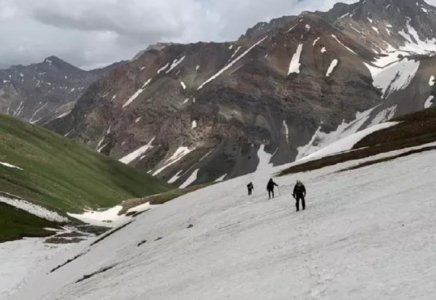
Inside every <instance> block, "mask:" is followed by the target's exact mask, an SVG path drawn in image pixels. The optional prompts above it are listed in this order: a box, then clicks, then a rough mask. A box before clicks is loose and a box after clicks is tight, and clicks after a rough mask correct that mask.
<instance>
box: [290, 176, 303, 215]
mask: <svg viewBox="0 0 436 300" xmlns="http://www.w3.org/2000/svg"><path fill="white" fill-rule="evenodd" d="M293 196H294V198H295V201H297V202H296V203H295V207H296V208H297V211H299V210H300V200H301V204H302V206H303V210H305V209H306V201H305V199H304V198H305V197H306V187H305V186H304V184H303V183H302V182H301V181H300V180H297V183H296V184H295V187H294V194H293Z"/></svg>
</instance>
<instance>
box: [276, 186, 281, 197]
mask: <svg viewBox="0 0 436 300" xmlns="http://www.w3.org/2000/svg"><path fill="white" fill-rule="evenodd" d="M277 189H278V190H279V196H282V193H280V187H279V186H278V187H277Z"/></svg>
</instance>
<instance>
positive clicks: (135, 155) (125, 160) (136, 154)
mask: <svg viewBox="0 0 436 300" xmlns="http://www.w3.org/2000/svg"><path fill="white" fill-rule="evenodd" d="M154 139H155V137H154V138H152V139H151V140H150V142H149V143H148V144H147V145H145V146H142V147H141V148H139V149H137V150H135V151H133V152H132V153H130V154H128V155H126V156H124V157H123V158H121V159H120V162H122V163H123V164H126V165H128V164H130V163H131V162H132V161H134V160H136V159H137V158H138V157H140V156H141V155H144V153H145V152H147V151H148V150H150V149H153V146H152V145H151V144H152V143H153V141H154Z"/></svg>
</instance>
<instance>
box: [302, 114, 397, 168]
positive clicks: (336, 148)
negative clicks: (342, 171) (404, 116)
mask: <svg viewBox="0 0 436 300" xmlns="http://www.w3.org/2000/svg"><path fill="white" fill-rule="evenodd" d="M397 124H398V122H388V123H382V124H378V125H375V126H372V127H369V128H367V129H365V130H362V131H359V132H357V133H355V134H353V135H351V136H349V137H346V138H344V139H341V140H339V141H337V142H335V143H333V144H331V145H329V146H327V147H325V148H323V149H321V150H319V151H317V152H315V153H312V154H311V155H309V156H306V157H304V158H303V160H312V159H319V158H322V157H326V156H330V155H333V154H338V153H341V152H344V151H349V150H351V149H352V148H353V147H354V145H356V144H357V143H358V142H360V141H361V140H362V139H363V138H364V137H366V136H368V135H370V134H371V133H374V132H376V131H380V130H382V129H386V128H389V127H392V126H395V125H397Z"/></svg>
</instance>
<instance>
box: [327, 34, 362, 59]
mask: <svg viewBox="0 0 436 300" xmlns="http://www.w3.org/2000/svg"><path fill="white" fill-rule="evenodd" d="M332 38H334V39H335V40H336V41H337V42H338V43H339V44H340V45H341V46H342V47H344V48H345V49H347V50H348V51H350V52H351V53H353V54H356V55H357V53H356V52H354V51H353V50H352V49H351V48H349V47H347V46H345V45H344V44H343V43H342V42H341V41H340V40H339V39H338V38H337V37H336V35H334V34H332Z"/></svg>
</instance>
